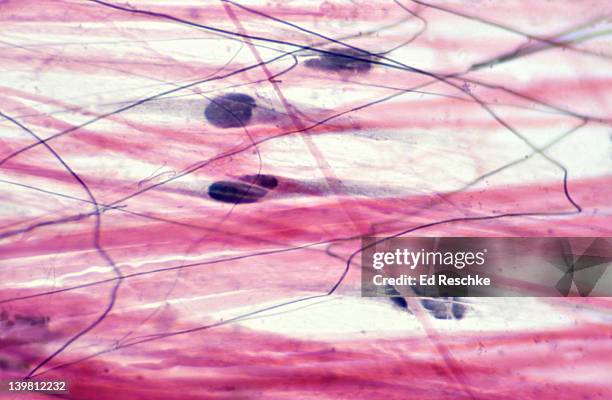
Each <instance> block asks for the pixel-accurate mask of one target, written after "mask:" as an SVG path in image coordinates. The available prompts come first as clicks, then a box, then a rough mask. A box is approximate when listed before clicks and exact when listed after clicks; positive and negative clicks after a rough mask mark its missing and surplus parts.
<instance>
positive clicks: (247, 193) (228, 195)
mask: <svg viewBox="0 0 612 400" xmlns="http://www.w3.org/2000/svg"><path fill="white" fill-rule="evenodd" d="M267 193H268V191H267V190H265V189H262V188H260V187H257V186H253V185H249V184H246V183H241V182H232V181H218V182H215V183H213V184H212V185H210V186H209V187H208V195H209V196H210V197H211V198H213V199H215V200H217V201H220V202H223V203H233V204H244V203H255V202H257V201H258V200H259V199H261V198H262V197H264V196H265V195H266V194H267Z"/></svg>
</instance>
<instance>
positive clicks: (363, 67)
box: [305, 49, 372, 72]
mask: <svg viewBox="0 0 612 400" xmlns="http://www.w3.org/2000/svg"><path fill="white" fill-rule="evenodd" d="M329 51H330V53H324V54H321V55H320V56H319V57H318V58H315V59H311V60H307V61H306V63H305V64H306V66H307V67H310V68H314V69H322V70H327V71H338V72H339V71H350V72H367V71H369V70H370V68H372V62H371V56H370V55H368V54H366V53H362V52H360V51H357V50H353V49H332V50H329Z"/></svg>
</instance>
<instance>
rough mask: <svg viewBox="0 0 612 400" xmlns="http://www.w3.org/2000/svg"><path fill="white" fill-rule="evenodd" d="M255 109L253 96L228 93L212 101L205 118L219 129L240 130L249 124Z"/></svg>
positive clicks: (205, 111) (206, 110)
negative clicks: (239, 128)
mask: <svg viewBox="0 0 612 400" xmlns="http://www.w3.org/2000/svg"><path fill="white" fill-rule="evenodd" d="M255 107H256V104H255V99H254V98H252V97H251V96H249V95H247V94H242V93H228V94H224V95H222V96H218V97H215V98H214V99H212V100H211V102H210V104H209V105H208V106H207V107H206V109H205V110H204V116H205V117H206V120H207V121H208V122H210V123H211V124H212V125H214V126H216V127H217V128H238V127H241V126H245V125H247V124H248V123H249V121H250V120H251V118H252V116H253V109H254V108H255Z"/></svg>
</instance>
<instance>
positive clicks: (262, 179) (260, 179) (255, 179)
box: [240, 174, 278, 189]
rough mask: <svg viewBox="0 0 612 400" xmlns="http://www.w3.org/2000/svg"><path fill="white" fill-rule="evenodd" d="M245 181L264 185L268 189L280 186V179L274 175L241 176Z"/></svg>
mask: <svg viewBox="0 0 612 400" xmlns="http://www.w3.org/2000/svg"><path fill="white" fill-rule="evenodd" d="M240 179H242V180H243V181H245V182H249V183H253V184H255V185H258V186H261V187H264V188H266V189H274V188H276V187H277V186H278V179H277V178H276V177H275V176H274V175H266V174H259V175H244V176H242V177H240Z"/></svg>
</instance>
